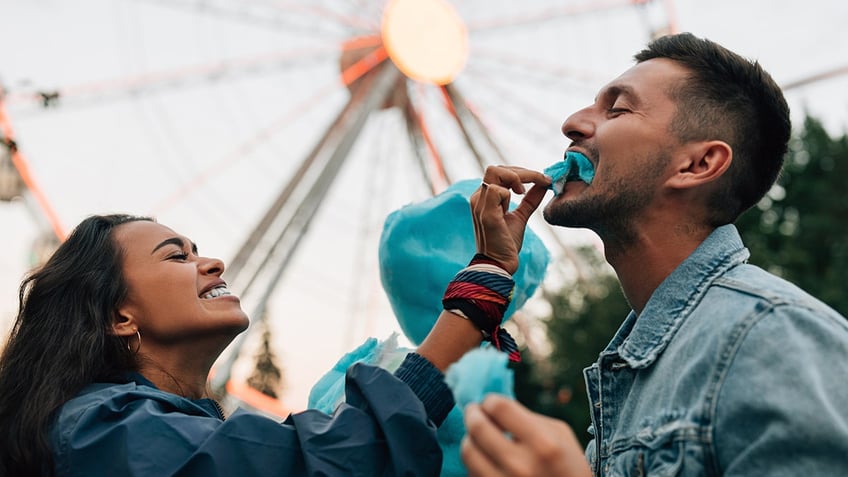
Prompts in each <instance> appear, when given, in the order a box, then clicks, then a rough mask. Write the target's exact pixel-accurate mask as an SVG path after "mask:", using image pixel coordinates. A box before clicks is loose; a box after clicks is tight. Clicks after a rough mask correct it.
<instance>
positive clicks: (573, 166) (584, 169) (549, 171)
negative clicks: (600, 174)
mask: <svg viewBox="0 0 848 477" xmlns="http://www.w3.org/2000/svg"><path fill="white" fill-rule="evenodd" d="M543 173H544V174H545V175H546V176H548V177H550V178H551V186H550V188H551V190H553V191H554V195H558V194H560V193H562V189H563V188H564V187H565V183H566V182H571V181H583V182H585V183H587V184H591V183H592V180H593V179H594V178H595V167H594V166H593V165H592V163H591V162H590V161H589V159H588V158H587V157H586V156H584V155H583V154H580V153H579V152H575V151H566V153H565V158H564V159H563V160H562V161H559V162H557V163H556V164H553V165H550V166H548V167H547V168H546V169H545V170H544V171H543Z"/></svg>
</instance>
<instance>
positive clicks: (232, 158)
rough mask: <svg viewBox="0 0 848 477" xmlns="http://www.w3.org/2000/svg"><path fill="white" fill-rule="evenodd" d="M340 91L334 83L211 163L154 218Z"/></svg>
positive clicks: (168, 199) (170, 197) (159, 206)
mask: <svg viewBox="0 0 848 477" xmlns="http://www.w3.org/2000/svg"><path fill="white" fill-rule="evenodd" d="M336 89H337V86H336V84H335V82H330V83H328V84H326V85H324V86H323V87H321V88H319V89H318V90H316V91H315V92H314V93H313V94H312V95H310V96H309V97H307V98H306V99H304V100H303V101H301V102H299V103H297V104H296V105H295V106H294V107H293V108H291V109H290V110H289V111H287V112H286V113H285V114H283V115H281V116H280V117H278V118H277V119H276V120H274V121H273V122H272V123H271V124H269V125H268V126H266V127H264V128H262V129H260V130H259V131H258V132H257V133H256V134H254V135H253V136H251V137H250V138H248V139H247V140H245V141H243V142H242V143H241V144H239V145H238V146H236V147H235V148H234V149H233V150H232V151H230V152H229V153H227V154H225V155H223V156H222V157H221V158H220V159H218V160H217V161H215V162H213V163H211V164H210V165H209V166H208V167H206V168H205V169H203V170H202V171H201V173H200V174H198V175H197V176H195V177H194V179H193V180H192V181H191V182H188V183H186V184H184V185H183V186H182V187H180V188H179V189H178V190H176V191H174V192H173V193H172V194H170V195H168V196H167V197H166V198H164V199H162V200H161V201H160V202H159V203H157V204H156V205H155V206H154V207H153V209H152V210H151V214H152V215H154V216H155V215H160V214H162V213H164V212H166V211H167V210H169V209H170V208H171V207H173V206H175V205H176V204H177V203H179V202H180V201H181V200H182V199H184V198H185V197H187V196H188V195H189V194H191V193H192V192H193V191H194V190H196V189H198V188H200V187H202V186H203V185H204V184H206V183H207V182H209V180H210V179H212V178H213V177H215V176H216V175H218V174H221V173H223V172H225V171H226V170H227V169H228V168H230V167H232V166H234V165H236V164H237V163H238V162H240V161H242V160H244V159H246V158H249V157H251V153H252V152H253V151H254V150H256V149H257V148H258V147H259V146H261V145H262V144H264V143H265V142H266V141H268V140H270V139H271V138H272V137H274V135H275V134H276V133H277V132H279V131H280V130H282V129H283V128H285V127H286V126H288V125H290V124H292V123H293V122H294V121H296V120H297V119H298V118H300V117H302V116H303V115H305V114H306V113H307V112H308V111H309V110H311V109H312V108H315V107H317V106H318V105H319V104H320V100H321V99H326V98H327V97H329V95H330V93H332V92H333V91H334V90H336Z"/></svg>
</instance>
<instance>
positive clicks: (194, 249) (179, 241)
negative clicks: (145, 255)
mask: <svg viewBox="0 0 848 477" xmlns="http://www.w3.org/2000/svg"><path fill="white" fill-rule="evenodd" d="M165 245H176V246H177V247H180V249H182V248H183V247H185V241H183V239H181V238H179V237H171V238H168V239H165V240H163V241H162V242H160V243H159V245H157V246H155V247H153V250H152V251H151V252H150V254H151V255H153V254H154V253H155V252H156V251H157V250H159V249H160V248H162V247H164V246H165ZM191 251H192V252H194V254H195V255H197V244H196V243H194V242H192V243H191Z"/></svg>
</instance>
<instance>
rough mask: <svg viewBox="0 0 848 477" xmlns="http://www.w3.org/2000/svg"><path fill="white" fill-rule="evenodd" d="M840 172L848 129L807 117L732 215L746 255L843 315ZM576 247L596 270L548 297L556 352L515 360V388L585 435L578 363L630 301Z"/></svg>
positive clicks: (846, 217) (589, 358)
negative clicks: (751, 196)
mask: <svg viewBox="0 0 848 477" xmlns="http://www.w3.org/2000/svg"><path fill="white" fill-rule="evenodd" d="M846 177H848V136H846V135H843V136H842V137H841V138H837V139H833V138H831V137H830V136H829V135H828V133H827V131H826V130H825V129H824V128H823V127H822V125H821V123H820V122H819V121H817V120H815V119H813V118H809V117H808V118H807V119H806V120H805V122H804V127H803V129H802V131H801V132H800V133H799V134H797V135H796V136H795V137H794V138H793V140H792V142H791V144H790V151H789V154H788V155H787V158H786V164H785V167H784V170H783V173H782V174H781V177H780V179H779V180H778V183H777V185H775V186H774V187H773V188H772V189H771V191H769V193H768V195H767V196H766V197H765V198H764V199H763V200H762V201H760V203H759V204H757V206H756V207H754V208H752V209H751V210H749V211H748V212H746V213H745V214H743V215H742V217H740V218H739V220H738V221H737V223H736V225H737V227H738V228H739V230H740V233H741V234H742V237H743V240H744V241H745V244H746V245H747V246H748V248H749V249H750V251H751V258H750V262H751V263H753V264H756V265H759V266H761V267H763V268H765V269H766V270H768V271H770V272H772V273H775V274H777V275H779V276H782V277H784V278H786V279H787V280H789V281H791V282H793V283H796V284H797V285H799V286H800V287H801V288H803V289H805V290H806V291H807V292H809V293H810V294H812V295H814V296H816V297H818V298H820V299H821V300H822V301H824V302H825V303H827V304H829V305H830V306H831V307H833V308H834V309H836V310H837V311H839V312H840V313H842V314H843V315H848V293H846V292H845V284H846V283H848V193H846V192H848V191H846V188H845V183H846V182H845V181H846ZM580 252H581V255H582V256H583V257H584V258H586V259H587V260H589V262H590V263H593V264H594V265H595V267H594V268H595V270H596V273H595V277H594V279H593V280H591V282H590V283H577V284H573V285H571V286H568V287H565V288H563V289H562V290H560V291H559V292H557V293H556V294H553V295H551V296H549V297H548V300H549V302H550V304H551V308H552V313H551V316H549V317H548V318H547V320H546V325H547V332H548V338H549V340H550V341H551V344H552V347H553V352H552V354H551V356H550V358H549V361H548V362H546V363H532V362H531V363H527V364H525V365H523V366H521V367H519V368H516V388H517V389H516V392H517V397H518V399H519V400H520V401H522V402H523V403H524V404H525V405H527V406H529V407H530V408H531V409H533V410H535V411H537V412H541V413H543V414H547V415H550V416H554V417H558V418H561V419H563V420H565V421H566V422H568V423H569V424H571V426H572V427H573V428H574V431H575V433H576V434H577V435H578V437H579V438H580V439H581V440H582V441H583V442H584V443H585V442H587V441H588V439H589V435H588V433H586V432H585V429H586V428H587V427H588V425H589V423H590V417H589V408H588V399H587V397H586V388H585V383H584V380H583V374H582V370H583V368H584V367H586V366H588V365H590V364H591V363H593V362H594V361H596V359H597V357H598V354H599V353H600V352H601V351H602V350H603V349H604V348H605V347H606V345H607V343H608V342H609V340H610V338H611V337H612V335H613V334H614V333H615V330H616V329H617V328H618V326H619V325H620V324H621V322H622V321H623V320H624V318H625V317H626V315H627V313H628V312H629V310H630V307H629V306H628V305H627V302H626V301H625V300H624V296H623V295H622V293H621V291H620V288H619V284H618V281H617V279H616V277H615V275H613V274H612V273H610V272H609V268H608V267H606V266H605V265H604V264H603V260H602V259H601V258H600V256H599V254H598V252H597V251H595V250H593V249H589V248H587V249H583V250H581V251H580ZM526 355H527V354H525V356H526ZM522 387H523V389H522Z"/></svg>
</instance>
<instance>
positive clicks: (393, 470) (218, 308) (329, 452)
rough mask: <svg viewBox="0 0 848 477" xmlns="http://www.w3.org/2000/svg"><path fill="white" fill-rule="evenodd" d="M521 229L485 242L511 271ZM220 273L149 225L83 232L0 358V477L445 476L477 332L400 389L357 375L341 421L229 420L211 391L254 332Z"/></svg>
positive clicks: (107, 224) (366, 370)
mask: <svg viewBox="0 0 848 477" xmlns="http://www.w3.org/2000/svg"><path fill="white" fill-rule="evenodd" d="M529 181H533V182H537V183H540V184H542V185H547V183H549V181H548V180H547V179H546V178H545V177H544V176H543V175H541V174H540V173H534V172H530V171H524V170H519V169H516V171H515V172H513V173H512V175H507V176H506V177H504V178H503V179H502V180H501V184H502V185H505V186H507V187H511V188H512V189H513V190H515V191H516V192H519V193H523V192H524V188H523V185H522V184H521V182H529ZM535 189H539V190H538V191H537V192H536V193H534V194H528V196H527V197H525V202H528V201H529V202H535V204H532V207H533V208H535V206H536V205H538V202H539V201H541V199H542V197H543V195H544V190H543V189H544V188H543V187H534V189H531V190H535ZM507 199H508V198H507ZM488 200H491V201H492V202H493V203H494V204H497V203H498V201H501V200H502V199H501V198H498V197H494V196H492V197H490V198H489V199H488ZM528 207H531V205H529V204H528ZM519 209H521V207H520V208H519ZM531 210H532V209H531ZM478 220H480V219H478V218H477V217H475V222H477V221H478ZM522 221H523V222H524V223H526V218H524V217H520V218H518V219H517V220H516V221H515V223H514V224H513V225H512V226H511V227H509V230H506V229H503V228H502V227H501V228H497V229H492V230H487V231H486V232H485V233H483V232H482V230H481V231H478V236H481V237H482V236H484V237H485V240H486V241H485V242H484V243H485V244H486V246H487V249H486V250H488V251H490V252H491V254H493V255H494V258H497V259H499V260H501V261H502V263H504V264H505V268H506V270H507V271H509V272H510V273H512V272H514V271H515V266H516V265H517V253H516V250H517V249H518V248H520V244H521V239H522V234H523V229H524V224H523V223H522ZM484 222H485V221H484ZM516 245H517V246H518V247H516ZM483 251H485V250H483ZM512 255H516V256H515V257H513V256H512ZM223 271H224V264H223V263H222V262H221V261H219V260H217V259H211V258H205V257H201V256H199V255H198V254H197V249H196V247H195V246H194V245H193V244H192V243H191V242H190V241H189V240H188V239H186V238H185V237H183V236H181V235H179V234H177V233H176V232H174V231H172V230H171V229H169V228H167V227H165V226H163V225H160V224H158V223H156V222H154V221H152V220H150V219H147V218H141V217H132V216H126V215H111V216H94V217H90V218H88V219H86V220H84V221H83V222H82V223H81V224H80V225H79V226H78V227H77V228H76V229H75V230H74V232H73V233H72V234H71V235H70V236H69V237H68V239H67V241H65V243H63V244H62V245H61V246H60V247H59V249H58V250H57V251H56V253H55V254H54V255H53V256H52V257H51V258H50V260H49V261H48V262H47V263H46V264H45V265H44V266H43V267H41V268H40V269H39V270H37V271H36V272H34V273H33V274H32V275H30V276H29V277H28V278H27V279H26V280H25V281H24V283H23V284H22V286H21V292H20V309H19V313H18V317H17V320H16V322H15V325H14V328H13V330H12V334H11V337H10V339H9V342H8V344H7V345H6V348H5V349H4V351H3V356H2V359H0V436H3V439H5V440H6V442H5V443H4V444H3V446H2V450H0V474H2V475H151V476H159V475H198V476H199V475H203V476H211V475H243V476H252V475H304V474H322V475H437V474H438V471H439V467H440V464H441V453H440V451H439V446H438V443H437V440H436V434H435V426H437V425H438V424H440V423H441V421H442V420H443V419H444V417H445V415H446V414H447V412H448V411H449V410H450V409H451V408H452V406H453V399H452V397H451V395H450V391H449V390H448V389H447V387H446V386H445V384H444V382H443V381H442V374H441V371H444V370H445V369H446V368H447V366H448V365H449V364H451V363H452V362H454V361H455V360H456V359H458V358H459V357H460V356H461V355H462V354H463V353H464V352H466V351H467V350H469V349H471V348H473V347H475V346H477V345H479V343H480V339H481V333H480V331H479V330H478V329H477V328H476V327H475V326H474V325H473V324H472V323H471V322H470V321H468V320H465V319H462V318H461V317H459V316H457V315H455V314H453V313H450V312H443V313H442V315H441V316H440V318H439V320H438V321H437V323H436V325H435V326H434V328H433V331H432V333H431V334H430V336H429V337H428V338H427V339H425V341H424V342H423V343H422V344H421V345H420V346H419V348H418V349H417V350H416V353H411V354H410V355H409V356H407V358H406V360H405V361H404V363H403V365H402V366H401V367H400V368H399V369H398V370H397V371H396V372H395V373H394V375H392V374H389V373H388V372H386V371H383V370H380V369H379V368H372V367H368V366H363V365H358V366H354V367H352V368H351V369H350V370H349V372H348V380H347V388H346V396H347V402H346V403H344V404H343V405H341V406H340V407H339V408H338V409H337V410H336V412H334V413H333V415H332V416H329V415H326V414H323V413H319V412H317V411H305V412H303V413H299V414H295V415H292V416H289V418H288V419H287V420H286V421H285V422H284V423H282V424H278V423H276V422H274V421H272V420H269V419H267V418H264V417H261V416H258V415H255V414H249V413H245V412H240V411H237V412H236V413H234V414H233V415H232V416H230V417H228V418H226V419H225V418H224V416H223V414H222V413H221V410H220V408H219V407H218V406H217V405H216V403H215V402H214V401H212V400H210V399H208V396H207V391H206V379H207V375H208V373H209V370H210V367H211V366H212V363H213V362H214V361H215V360H216V359H217V357H218V356H219V354H220V353H221V352H222V351H223V349H224V348H225V347H226V346H227V345H228V344H229V343H230V342H231V341H232V339H233V338H234V337H235V336H236V335H237V334H238V333H240V332H242V331H243V330H244V329H246V328H247V325H248V318H247V316H246V315H245V314H244V312H243V311H242V310H241V307H240V304H239V300H238V298H237V297H235V296H234V295H232V294H231V293H230V292H229V290H228V289H227V288H226V283H225V282H224V281H223V280H222V279H221V274H222V273H223Z"/></svg>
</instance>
